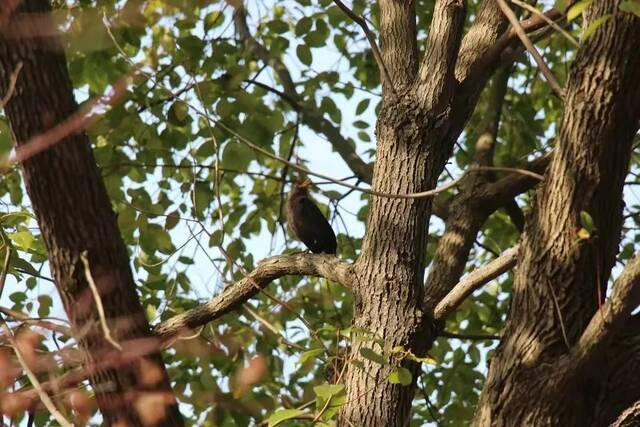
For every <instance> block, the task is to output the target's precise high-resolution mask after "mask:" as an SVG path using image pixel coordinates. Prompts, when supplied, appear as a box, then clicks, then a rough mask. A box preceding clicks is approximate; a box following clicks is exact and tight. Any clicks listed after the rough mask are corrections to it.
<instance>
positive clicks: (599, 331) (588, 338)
mask: <svg viewBox="0 0 640 427" xmlns="http://www.w3.org/2000/svg"><path fill="white" fill-rule="evenodd" d="M639 305H640V253H638V254H636V256H635V257H634V258H633V259H631V260H630V261H629V263H628V264H627V266H626V267H625V269H624V270H623V272H622V274H621V275H620V277H618V280H616V282H615V284H614V287H613V293H612V294H611V297H610V298H609V300H608V301H607V302H606V303H605V304H604V306H603V307H602V308H601V309H600V310H598V311H597V312H596V314H594V315H593V317H592V318H591V321H590V322H589V324H588V325H587V327H586V328H585V330H584V332H583V333H582V336H581V337H580V340H579V341H578V343H577V344H576V346H575V347H574V349H573V351H572V356H571V357H572V359H573V360H574V361H575V362H574V363H575V366H580V367H584V366H585V365H589V364H590V363H589V362H591V361H593V360H594V359H595V358H597V357H598V355H599V354H600V353H602V351H603V350H605V349H606V348H607V344H608V343H609V341H610V340H611V337H612V336H613V335H614V334H615V333H616V332H617V331H618V330H620V328H621V327H622V326H623V325H624V322H625V321H626V320H627V319H628V318H629V317H630V316H631V313H632V312H633V310H635V309H636V308H637V307H638V306H639Z"/></svg>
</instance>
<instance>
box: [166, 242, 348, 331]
mask: <svg viewBox="0 0 640 427" xmlns="http://www.w3.org/2000/svg"><path fill="white" fill-rule="evenodd" d="M287 275H301V276H313V277H324V278H326V279H329V280H331V281H334V282H338V283H340V284H342V285H344V286H347V287H351V286H352V285H353V283H354V272H353V267H352V265H351V264H348V263H346V262H345V261H342V260H341V259H339V258H336V257H335V256H333V255H315V254H307V253H303V254H296V255H279V256H275V257H271V258H267V259H265V260H263V261H261V262H260V263H259V264H258V266H257V267H256V268H255V270H253V271H252V272H251V273H250V274H249V275H248V276H246V277H245V278H243V279H241V280H239V281H237V282H235V283H233V284H232V285H229V286H227V287H226V288H225V289H224V290H223V291H222V293H221V294H220V295H218V296H216V297H214V298H212V299H211V300H209V301H208V302H207V303H205V304H203V305H200V306H198V307H196V308H194V309H191V310H189V311H186V312H184V313H180V314H178V315H176V316H174V317H172V318H170V319H168V320H165V321H164V322H162V323H160V324H159V325H157V326H156V327H155V328H154V333H155V334H156V335H157V336H160V337H161V338H169V337H171V336H174V335H176V334H178V333H179V332H181V331H183V330H188V329H193V328H197V327H199V326H202V325H205V324H207V323H209V322H211V321H213V320H216V319H218V318H220V317H222V316H223V315H225V314H227V313H229V312H231V311H233V310H235V309H237V308H239V307H240V306H241V305H242V304H244V303H245V302H246V301H248V300H249V299H250V298H252V297H254V296H255V295H256V294H258V292H260V291H261V290H262V289H264V288H266V287H267V285H269V284H270V283H271V282H272V281H274V280H275V279H278V278H280V277H283V276H287Z"/></svg>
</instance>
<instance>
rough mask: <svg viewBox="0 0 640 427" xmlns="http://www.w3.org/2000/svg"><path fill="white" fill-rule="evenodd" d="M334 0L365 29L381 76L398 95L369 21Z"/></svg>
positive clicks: (335, 1)
mask: <svg viewBox="0 0 640 427" xmlns="http://www.w3.org/2000/svg"><path fill="white" fill-rule="evenodd" d="M333 2H334V3H335V4H336V6H338V7H339V8H340V10H342V11H343V12H344V14H345V15H347V16H348V17H349V18H351V19H352V20H353V21H354V22H355V23H356V24H358V25H359V26H360V28H362V31H364V35H365V36H366V38H367V40H368V41H369V44H370V45H371V51H372V52H373V57H374V58H375V59H376V62H377V63H378V68H379V69H380V76H381V77H382V80H383V81H384V83H386V84H387V85H388V87H389V90H391V92H392V93H393V94H394V95H396V96H397V95H398V93H397V92H396V89H395V87H394V86H393V81H392V80H391V77H390V76H389V72H388V71H387V67H386V66H385V65H384V61H383V59H382V54H381V53H380V49H379V48H378V43H377V42H376V37H375V36H374V35H373V33H372V32H371V30H370V29H369V26H368V25H367V21H366V20H365V19H364V18H363V17H362V16H359V15H357V14H356V13H355V12H354V11H353V10H351V9H349V8H348V7H347V5H345V4H344V3H342V1H341V0H333Z"/></svg>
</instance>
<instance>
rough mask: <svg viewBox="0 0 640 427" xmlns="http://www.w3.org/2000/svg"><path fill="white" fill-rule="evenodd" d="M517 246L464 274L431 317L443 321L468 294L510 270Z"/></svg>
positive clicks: (516, 253) (516, 256) (516, 252)
mask: <svg viewBox="0 0 640 427" xmlns="http://www.w3.org/2000/svg"><path fill="white" fill-rule="evenodd" d="M518 249H519V247H518V246H514V247H512V248H511V249H507V250H506V251H504V252H503V253H502V255H500V257H498V258H496V259H494V260H493V261H491V262H490V263H489V264H487V265H485V266H483V267H480V268H477V269H475V270H473V271H472V272H471V273H469V274H468V275H466V276H465V277H464V278H463V279H462V280H461V281H460V282H459V283H458V284H457V285H456V286H454V288H453V289H452V290H451V292H449V293H448V294H447V296H446V297H444V298H443V299H442V301H440V302H439V303H438V305H437V306H436V308H435V310H434V313H433V317H434V319H435V320H436V321H443V320H445V319H446V318H447V316H448V315H449V314H451V312H452V311H453V310H455V309H456V307H458V306H459V305H460V304H461V303H462V302H463V301H464V300H465V299H467V297H469V295H471V294H472V293H473V291H475V290H476V289H478V288H480V287H481V286H483V285H484V284H486V283H487V282H489V281H490V280H493V279H495V278H496V277H498V276H500V275H501V274H503V273H506V272H507V271H509V270H511V269H512V268H513V267H514V266H515V265H516V262H517V261H518Z"/></svg>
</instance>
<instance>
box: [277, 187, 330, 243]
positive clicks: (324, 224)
mask: <svg viewBox="0 0 640 427" xmlns="http://www.w3.org/2000/svg"><path fill="white" fill-rule="evenodd" d="M309 184H310V183H309V182H308V181H306V182H304V183H302V184H296V185H295V186H294V188H293V191H291V194H289V200H288V202H287V220H288V221H289V225H290V226H291V229H292V230H293V233H294V234H295V235H296V236H297V237H298V239H300V240H302V243H304V244H305V246H306V247H307V248H309V250H310V251H311V252H313V253H316V254H322V253H324V254H335V253H336V249H337V243H336V235H335V233H334V232H333V229H332V228H331V225H330V224H329V222H328V221H327V219H326V218H325V217H324V215H322V212H320V209H318V207H317V206H316V205H315V203H313V202H312V201H311V199H310V198H309V192H308V190H307V188H308V186H309Z"/></svg>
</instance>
